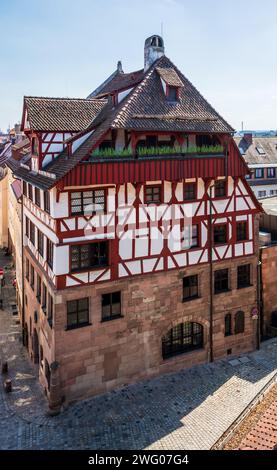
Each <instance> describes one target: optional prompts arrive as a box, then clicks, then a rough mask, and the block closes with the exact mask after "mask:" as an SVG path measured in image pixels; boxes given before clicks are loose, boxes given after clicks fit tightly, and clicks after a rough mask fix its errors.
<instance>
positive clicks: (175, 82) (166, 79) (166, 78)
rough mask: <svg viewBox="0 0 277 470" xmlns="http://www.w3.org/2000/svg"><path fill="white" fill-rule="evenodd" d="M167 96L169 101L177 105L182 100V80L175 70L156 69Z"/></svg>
mask: <svg viewBox="0 0 277 470" xmlns="http://www.w3.org/2000/svg"><path fill="white" fill-rule="evenodd" d="M156 71H157V72H158V74H159V76H160V79H161V82H162V86H163V90H164V93H165V96H166V98H167V100H168V101H170V102H172V103H176V101H179V98H180V89H181V88H182V87H183V86H184V85H183V82H182V80H181V79H180V77H179V75H178V74H177V72H176V70H174V69H173V68H161V67H156Z"/></svg>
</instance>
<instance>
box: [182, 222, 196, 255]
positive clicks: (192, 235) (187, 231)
mask: <svg viewBox="0 0 277 470" xmlns="http://www.w3.org/2000/svg"><path fill="white" fill-rule="evenodd" d="M183 235H184V236H183V239H182V250H189V249H190V248H197V247H198V246H199V226H198V225H189V226H187V227H185V228H184V232H183Z"/></svg>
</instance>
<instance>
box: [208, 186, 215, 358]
mask: <svg viewBox="0 0 277 470" xmlns="http://www.w3.org/2000/svg"><path fill="white" fill-rule="evenodd" d="M213 187H214V185H211V186H210V187H209V223H208V227H209V268H210V269H209V273H210V362H213V361H214V348H213V308H214V307H213V254H212V249H213V243H212V188H213Z"/></svg>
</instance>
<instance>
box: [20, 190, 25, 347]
mask: <svg viewBox="0 0 277 470" xmlns="http://www.w3.org/2000/svg"><path fill="white" fill-rule="evenodd" d="M23 199H24V195H23V194H22V196H21V263H22V264H21V284H22V306H21V307H22V325H21V328H22V343H23V345H24V346H26V345H25V334H24V332H25V288H24V256H23V247H24V243H23V226H24V220H23Z"/></svg>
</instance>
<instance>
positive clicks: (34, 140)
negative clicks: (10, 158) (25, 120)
mask: <svg viewBox="0 0 277 470" xmlns="http://www.w3.org/2000/svg"><path fill="white" fill-rule="evenodd" d="M32 155H35V156H37V155H38V139H37V138H36V137H33V138H32Z"/></svg>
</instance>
